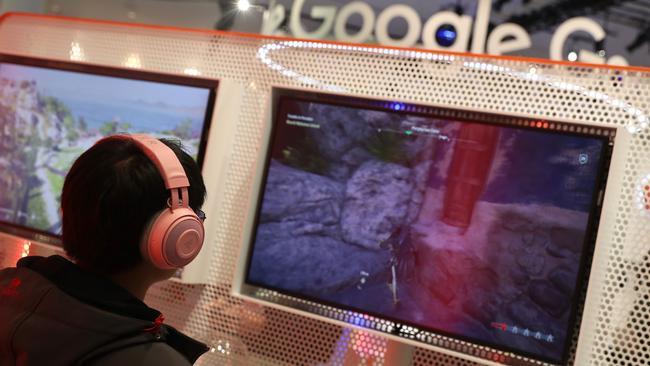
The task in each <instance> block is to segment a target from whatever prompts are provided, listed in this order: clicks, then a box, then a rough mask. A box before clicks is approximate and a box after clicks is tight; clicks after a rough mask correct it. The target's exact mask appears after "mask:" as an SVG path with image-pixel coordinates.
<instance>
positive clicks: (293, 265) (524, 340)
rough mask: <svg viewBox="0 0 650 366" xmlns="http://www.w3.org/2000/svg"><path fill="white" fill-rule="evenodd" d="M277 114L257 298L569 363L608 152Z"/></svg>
mask: <svg viewBox="0 0 650 366" xmlns="http://www.w3.org/2000/svg"><path fill="white" fill-rule="evenodd" d="M393 109H395V110H397V109H398V108H393ZM278 110H279V113H278V114H277V116H276V119H277V120H276V121H275V122H276V123H275V132H274V137H273V140H272V147H271V149H272V151H271V159H270V162H269V166H268V171H267V175H266V181H265V185H264V187H263V199H262V203H261V208H260V212H259V217H258V222H257V227H256V229H255V230H256V233H255V235H256V236H255V241H254V243H253V250H252V256H251V260H250V264H249V271H248V277H247V281H248V282H249V283H252V284H256V285H258V286H262V287H267V288H272V289H276V290H279V291H284V292H288V293H290V294H293V295H296V296H300V297H306V298H309V299H312V300H320V301H325V302H327V303H333V304H337V305H339V306H342V307H344V308H351V309H356V310H359V311H362V312H368V313H371V314H375V315H377V316H381V317H384V318H389V319H394V320H398V321H403V322H406V323H410V324H415V325H417V326H420V327H423V328H426V329H430V330H433V331H436V332H439V333H443V334H447V335H451V336H455V337H460V338H463V339H467V340H470V341H474V342H478V343H481V344H486V345H490V346H493V347H496V348H500V349H506V350H512V351H515V352H518V353H523V354H525V355H529V356H532V357H537V358H543V359H547V360H552V361H559V360H561V359H562V357H563V355H564V349H565V343H566V342H567V341H568V340H567V335H568V328H569V323H570V322H571V319H570V318H571V315H572V308H573V305H574V303H573V297H574V294H575V292H576V282H577V279H578V271H579V266H580V261H581V258H582V256H583V254H584V253H583V251H584V248H583V246H584V242H585V237H586V235H587V228H588V222H589V217H590V211H591V209H592V201H593V197H594V190H595V187H596V181H597V179H598V176H597V175H598V174H599V167H600V165H601V152H602V150H603V148H604V144H605V143H606V142H605V140H604V139H602V138H600V137H598V138H596V137H589V136H580V135H576V134H573V135H570V134H563V133H558V132H549V131H543V130H534V129H522V128H514V127H506V126H501V125H493V124H482V123H475V122H459V121H454V120H449V119H441V118H434V117H423V116H416V115H410V114H406V113H403V112H393V111H387V110H371V109H360V108H352V107H344V106H338V105H333V104H325V103H320V102H313V101H312V102H310V101H299V100H295V99H289V98H288V97H283V98H281V99H280V103H279V106H278Z"/></svg>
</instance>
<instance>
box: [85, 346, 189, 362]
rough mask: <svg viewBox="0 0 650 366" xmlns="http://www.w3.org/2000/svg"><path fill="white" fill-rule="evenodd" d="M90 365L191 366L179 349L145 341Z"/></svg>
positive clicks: (98, 359)
mask: <svg viewBox="0 0 650 366" xmlns="http://www.w3.org/2000/svg"><path fill="white" fill-rule="evenodd" d="M85 365H88V366H115V365H140V366H159V365H169V366H191V365H192V364H191V363H189V362H188V361H187V359H186V358H185V357H183V356H182V355H181V354H180V353H179V352H178V351H176V350H175V349H173V348H172V347H170V346H169V345H168V344H166V343H163V342H154V343H145V344H138V345H133V346H129V347H127V348H122V349H120V350H115V351H112V352H110V353H109V354H106V355H104V356H102V357H99V358H95V359H94V360H93V361H90V362H88V363H85Z"/></svg>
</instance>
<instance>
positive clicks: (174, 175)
mask: <svg viewBox="0 0 650 366" xmlns="http://www.w3.org/2000/svg"><path fill="white" fill-rule="evenodd" d="M120 136H126V137H127V138H130V139H131V140H133V142H135V143H136V145H138V147H140V149H142V151H143V152H144V153H145V154H146V155H147V157H149V159H150V160H151V161H152V162H153V163H154V165H155V166H156V168H158V171H159V172H160V175H161V176H162V178H163V180H164V181H165V187H166V188H167V189H174V188H182V187H189V186H190V182H189V181H188V179H187V176H185V170H184V169H183V166H182V165H181V163H180V162H179V161H178V158H177V157H176V154H174V152H173V151H172V149H170V148H169V147H168V146H167V145H165V144H163V143H162V142H160V140H158V139H156V138H153V137H151V136H149V135H144V134H136V135H120Z"/></svg>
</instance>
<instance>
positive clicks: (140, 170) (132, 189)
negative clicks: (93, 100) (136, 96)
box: [0, 135, 208, 366]
mask: <svg viewBox="0 0 650 366" xmlns="http://www.w3.org/2000/svg"><path fill="white" fill-rule="evenodd" d="M168 188H169V189H168ZM205 194H206V189H205V185H204V182H203V178H202V177H201V172H200V169H199V167H198V166H197V164H196V163H195V162H194V160H193V159H192V157H191V156H190V155H188V154H187V153H186V152H185V151H183V150H182V148H181V145H180V143H178V142H175V141H171V140H157V139H154V138H151V137H148V136H144V135H133V136H130V135H119V136H112V137H107V138H104V139H102V140H100V141H99V142H97V143H96V144H95V145H94V146H92V147H91V148H90V149H88V150H87V151H86V152H84V153H83V154H82V155H81V156H80V157H79V158H78V159H77V160H76V161H75V162H74V164H73V166H72V167H71V169H70V171H69V172H68V174H67V176H66V178H65V182H64V185H63V193H62V196H61V210H62V242H63V247H64V249H65V252H66V254H67V256H68V257H70V258H71V259H72V261H69V260H67V259H65V258H63V257H61V256H50V257H47V258H44V257H25V258H23V259H21V260H20V261H19V262H18V263H17V266H16V267H15V268H7V269H4V270H2V271H0V366H8V365H25V366H27V365H38V366H42V365H49V366H57V365H92V366H106V365H145V366H146V365H172V366H176V365H191V364H193V363H194V362H195V361H196V360H197V358H198V357H199V356H200V355H201V354H202V353H204V352H206V351H207V350H208V347H207V346H206V345H205V344H203V343H201V342H198V341H196V340H193V339H192V338H190V337H188V336H186V335H184V334H182V333H181V332H179V331H177V330H176V329H174V328H172V327H171V326H168V325H166V324H164V317H163V315H162V314H161V313H160V312H159V311H157V310H155V309H152V308H150V307H148V306H147V305H145V303H144V302H143V299H144V297H145V294H146V293H147V290H148V289H149V288H150V286H151V285H152V284H154V283H156V282H159V281H162V280H165V279H168V278H170V277H171V276H172V275H173V274H174V273H175V272H176V271H177V269H178V268H180V267H182V266H183V265H185V264H187V263H188V262H189V261H190V260H192V259H193V258H194V257H195V256H196V254H198V251H199V250H200V246H201V245H202V242H203V223H202V220H203V219H204V218H205V215H204V214H203V213H202V211H200V208H201V206H202V205H203V202H204V199H205ZM170 220H171V221H173V222H171V223H170ZM161 225H162V226H161ZM161 230H162V231H161ZM165 230H168V231H167V232H165ZM170 238H171V239H170ZM157 245H158V247H157Z"/></svg>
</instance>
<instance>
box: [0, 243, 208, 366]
mask: <svg viewBox="0 0 650 366" xmlns="http://www.w3.org/2000/svg"><path fill="white" fill-rule="evenodd" d="M162 319H163V318H162V315H161V314H160V312H158V311H157V310H154V309H151V308H149V307H148V306H147V305H145V304H144V303H143V302H142V301H140V300H139V299H137V298H136V297H134V296H133V295H131V294H130V293H129V292H128V291H126V290H124V289H123V288H122V287H120V286H118V285H116V284H114V283H113V282H111V281H109V280H107V279H105V278H103V277H100V276H97V275H94V274H92V273H89V272H87V271H84V270H83V269H82V268H80V267H78V266H77V265H75V264H74V263H72V262H70V261H68V260H66V259H65V258H63V257H60V256H52V257H48V258H43V257H27V258H23V259H21V260H20V261H19V262H18V265H17V268H7V269H4V270H2V271H0V366H10V365H11V366H14V365H21V366H31V365H34V366H42V365H51V366H63V365H65V366H68V365H93V366H106V365H145V366H146V365H173V366H176V365H179V366H180V365H183V366H187V365H191V364H193V363H194V361H196V359H197V358H198V357H199V356H200V355H201V354H203V353H204V352H206V351H207V350H208V348H207V347H206V345H205V344H203V343H200V342H197V341H195V340H193V339H192V338H189V337H187V336H186V335H184V334H182V333H180V332H179V331H177V330H176V329H174V328H172V327H170V326H167V325H165V324H162Z"/></svg>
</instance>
